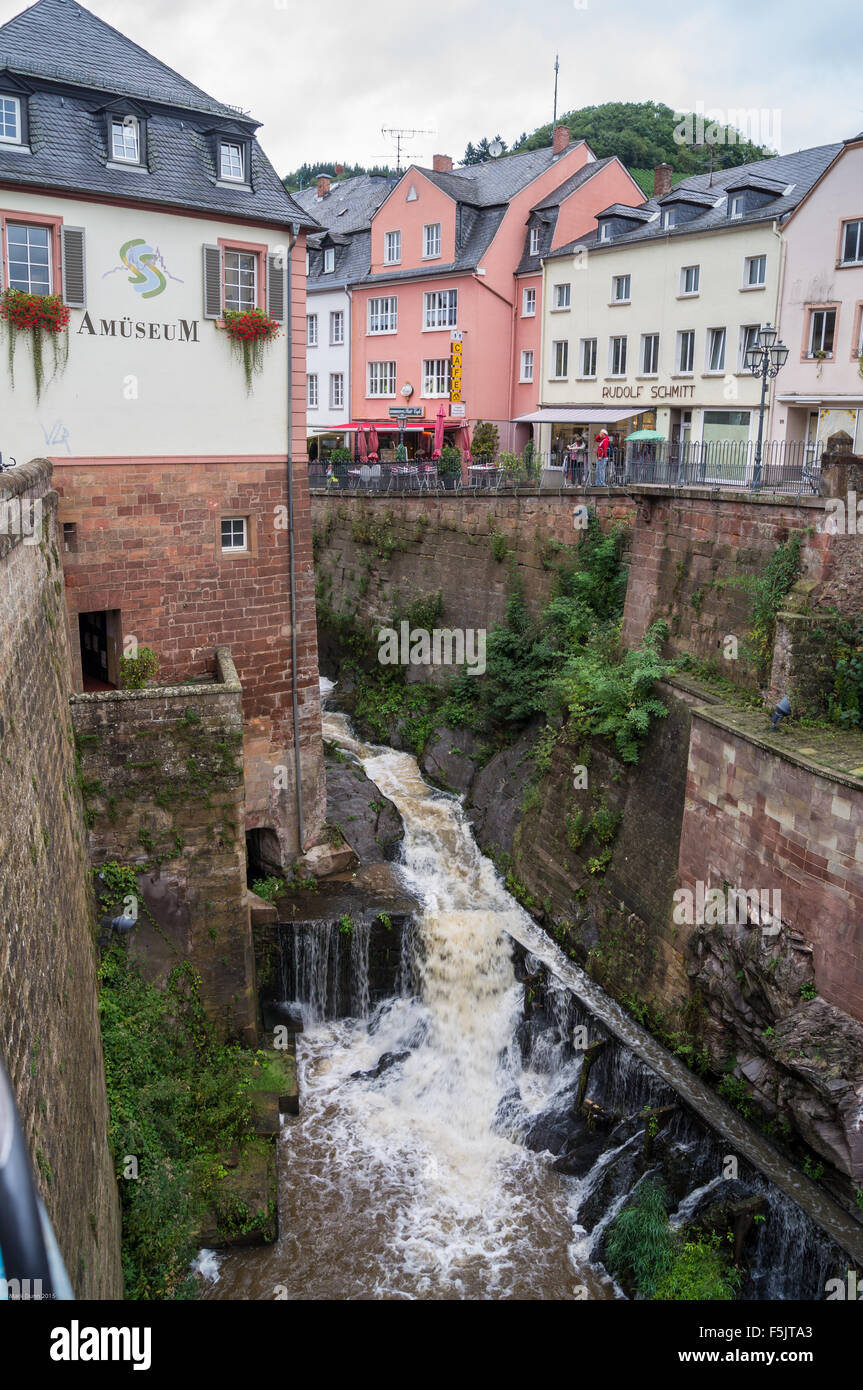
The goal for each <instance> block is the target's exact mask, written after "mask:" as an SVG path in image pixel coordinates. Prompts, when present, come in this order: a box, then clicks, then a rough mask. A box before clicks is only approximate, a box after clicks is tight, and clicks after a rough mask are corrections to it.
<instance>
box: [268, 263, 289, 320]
mask: <svg viewBox="0 0 863 1390" xmlns="http://www.w3.org/2000/svg"><path fill="white" fill-rule="evenodd" d="M267 313H268V314H269V316H270V318H271V319H275V321H276V323H284V321H285V266H284V259H283V257H282V256H281V255H278V256H268V257H267Z"/></svg>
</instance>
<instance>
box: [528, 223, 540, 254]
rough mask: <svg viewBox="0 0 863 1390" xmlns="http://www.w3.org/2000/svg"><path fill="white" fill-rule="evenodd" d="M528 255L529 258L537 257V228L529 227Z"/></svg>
mask: <svg viewBox="0 0 863 1390" xmlns="http://www.w3.org/2000/svg"><path fill="white" fill-rule="evenodd" d="M529 254H530V255H531V256H538V255H539V227H531V229H530V252H529Z"/></svg>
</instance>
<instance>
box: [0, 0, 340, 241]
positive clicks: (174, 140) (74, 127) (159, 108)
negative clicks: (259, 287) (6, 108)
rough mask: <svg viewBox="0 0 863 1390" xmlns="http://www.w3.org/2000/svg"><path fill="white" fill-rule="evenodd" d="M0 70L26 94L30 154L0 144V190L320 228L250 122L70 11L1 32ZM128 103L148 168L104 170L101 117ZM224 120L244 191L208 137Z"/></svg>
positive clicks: (77, 10)
mask: <svg viewBox="0 0 863 1390" xmlns="http://www.w3.org/2000/svg"><path fill="white" fill-rule="evenodd" d="M79 60H80V67H79ZM94 67H95V68H96V74H95V76H94V75H93V73H92V69H93V68H94ZM3 68H8V69H9V70H10V71H12V72H14V73H15V74H20V75H21V76H22V77H24V78H25V80H26V81H27V83H28V85H29V86H30V88H31V89H32V90H31V95H30V96H29V98H28V110H29V128H30V133H29V146H30V150H31V153H27V152H26V151H25V150H22V149H21V148H20V147H19V148H15V147H13V146H9V145H5V144H0V182H3V183H6V184H9V183H14V184H18V185H22V186H33V187H41V188H44V187H48V188H57V189H64V190H68V191H70V192H81V193H95V194H100V195H104V196H107V197H109V198H122V199H129V200H132V201H141V202H156V203H165V204H167V205H173V206H176V207H181V208H195V209H198V210H203V211H207V212H213V213H216V214H224V215H225V216H230V217H232V218H235V219H239V220H241V221H244V222H262V221H265V222H279V223H283V224H287V223H289V222H296V223H299V224H302V225H303V226H306V227H309V226H312V227H314V226H316V225H317V224H316V223H315V221H314V219H313V218H311V217H309V215H308V214H307V213H305V212H304V211H303V210H302V209H301V208H300V207H299V206H298V205H297V204H296V203H295V202H294V201H293V199H292V198H291V197H290V196H289V195H288V194H287V193H286V192H285V189H284V187H283V185H282V182H281V179H280V178H279V176H278V174H277V173H276V171H275V169H274V168H273V166H272V164H270V161H269V160H268V159H267V157H266V155H265V154H264V152H263V150H262V149H261V147H260V145H259V143H258V141H257V139H256V138H255V129H256V127H257V125H258V122H256V121H253V120H252V119H251V118H250V117H248V116H242V115H241V114H240V113H238V112H237V111H235V110H234V109H232V108H231V107H229V106H223V105H221V104H220V103H219V102H215V101H214V100H213V98H211V97H208V96H207V95H206V93H204V92H201V91H200V90H199V88H197V87H195V86H193V84H192V83H190V82H186V81H185V79H184V78H182V77H180V76H179V75H178V74H177V73H175V72H173V71H172V69H171V68H168V67H166V66H165V65H164V64H163V63H160V62H159V61H158V59H156V58H153V57H152V56H151V55H150V54H149V53H147V52H145V50H144V49H142V48H139V47H138V45H137V44H134V43H132V42H131V41H130V40H129V39H126V38H124V37H123V35H122V34H119V33H118V32H117V30H116V29H112V28H111V26H110V25H108V24H104V23H103V22H102V20H100V19H97V18H96V16H95V15H92V14H90V13H89V11H87V10H84V9H83V8H82V7H81V6H80V5H78V4H74V3H72V0H38V3H37V4H35V5H33V6H32V7H31V8H30V9H29V10H25V11H24V12H23V14H20V15H18V16H17V17H16V18H15V19H13V20H10V21H9V23H8V24H5V25H3V26H2V27H0V71H2V69H3ZM49 72H50V73H53V76H49V75H48V74H49ZM91 77H92V82H91ZM109 81H110V84H111V85H110V86H108V85H107V84H108V82H109ZM106 93H107V96H106ZM157 93H158V95H157ZM130 95H132V96H134V97H135V98H136V99H137V100H138V101H139V102H141V103H143V105H144V107H145V109H146V110H147V113H148V115H147V123H146V156H147V167H146V169H143V170H142V169H140V168H137V167H129V168H128V169H123V168H116V167H114V168H110V169H109V168H108V167H107V166H108V163H109V152H108V146H107V120H106V118H105V116H104V115H103V114H101V113H100V109H99V108H100V107H102V106H104V105H105V104H106V102H107V101H108V100H110V99H111V98H112V97H114V96H121V97H128V96H130ZM222 121H224V122H225V124H226V126H232V127H233V129H234V130H235V131H236V130H241V131H242V132H243V134H244V136H245V138H247V139H249V140H250V141H251V175H252V188H251V191H248V190H246V189H243V188H242V187H236V188H232V187H220V186H219V182H218V178H217V173H216V167H215V164H214V159H213V151H212V149H211V145H210V141H209V139H208V138H207V136H206V131H208V130H211V129H212V128H213V126H214V125H217V126H219V125H221V123H222Z"/></svg>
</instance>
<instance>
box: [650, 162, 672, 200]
mask: <svg viewBox="0 0 863 1390" xmlns="http://www.w3.org/2000/svg"><path fill="white" fill-rule="evenodd" d="M673 172H674V170H673V169H672V167H671V165H670V164H657V166H656V168H655V169H654V171H653V196H654V198H662V197H663V196H664V195H665V194H666V193H670V192H671V175H672V174H673Z"/></svg>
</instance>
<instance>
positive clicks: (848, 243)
mask: <svg viewBox="0 0 863 1390" xmlns="http://www.w3.org/2000/svg"><path fill="white" fill-rule="evenodd" d="M2 100H3V101H5V100H6V98H5V97H4V98H3V99H2ZM0 105H2V101H0ZM0 130H2V126H0ZM0 138H2V137H0ZM861 261H863V222H846V223H845V226H844V228H843V231H842V260H841V261H840V265H858V264H859V263H860V262H861Z"/></svg>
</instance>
